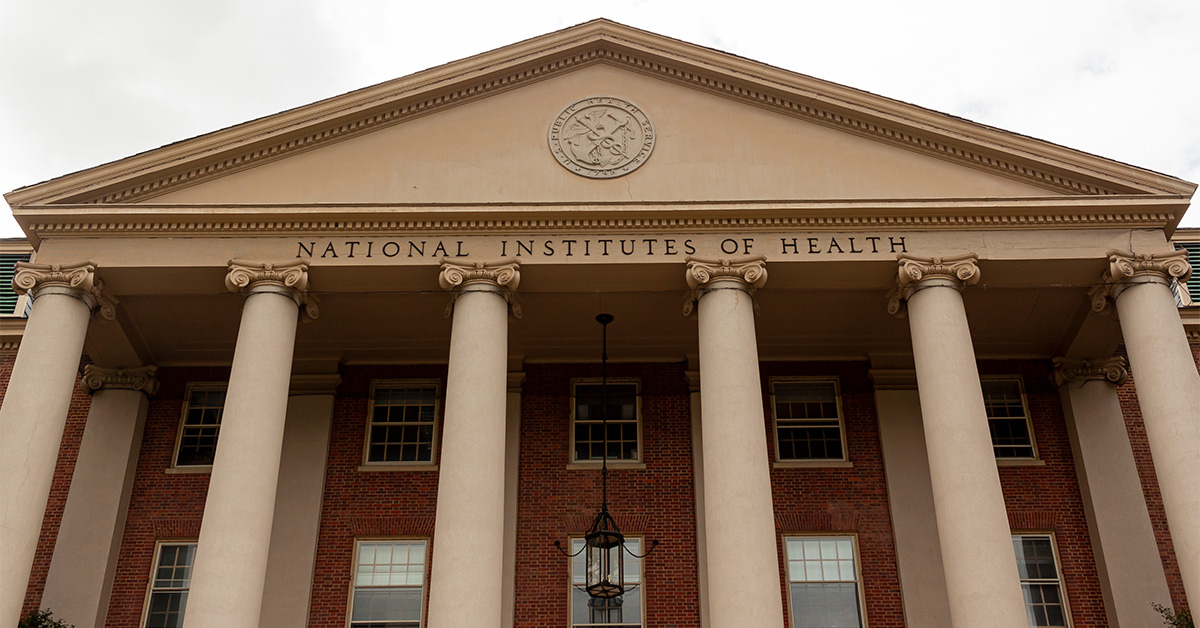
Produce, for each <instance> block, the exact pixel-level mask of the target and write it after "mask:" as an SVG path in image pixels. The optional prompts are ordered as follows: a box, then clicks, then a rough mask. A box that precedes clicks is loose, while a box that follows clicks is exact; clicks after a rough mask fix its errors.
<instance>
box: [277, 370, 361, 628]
mask: <svg viewBox="0 0 1200 628" xmlns="http://www.w3.org/2000/svg"><path fill="white" fill-rule="evenodd" d="M341 381H342V378H341V377H340V376H338V375H337V374H335V373H313V374H298V375H293V376H292V380H291V385H290V387H289V390H288V394H289V395H290V396H289V397H288V402H287V419H286V421H285V426H284V430H283V451H282V454H281V455H280V459H279V486H278V488H276V489H275V517H274V522H273V523H272V526H271V551H270V554H269V555H268V556H267V575H266V580H265V583H264V585H263V606H262V623H261V624H260V625H259V628H305V626H307V625H308V608H309V605H310V603H311V602H312V583H313V570H314V569H315V568H316V562H317V534H318V533H319V532H320V528H321V499H322V498H323V497H324V492H325V460H326V457H327V455H328V453H329V435H330V432H331V431H332V428H333V402H334V395H335V394H336V391H337V386H338V384H340V383H341Z"/></svg>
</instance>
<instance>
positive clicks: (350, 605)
mask: <svg viewBox="0 0 1200 628" xmlns="http://www.w3.org/2000/svg"><path fill="white" fill-rule="evenodd" d="M418 542H419V543H424V544H425V563H424V565H423V567H422V570H421V618H420V619H419V620H418V624H417V625H418V626H419V627H420V628H424V627H425V610H426V608H425V606H426V604H427V603H428V601H429V565H430V559H431V558H432V555H433V543H431V542H430V539H429V537H425V536H363V537H358V538H355V539H354V560H353V561H352V563H351V565H350V594H349V597H348V598H347V599H346V628H353V626H354V621H353V619H352V618H353V617H354V591H355V590H356V589H357V588H358V586H357V585H356V584H355V580H356V579H357V577H358V557H359V554H360V553H359V548H360V547H361V546H362V544H363V543H418ZM407 586H411V585H407ZM363 588H400V587H363Z"/></svg>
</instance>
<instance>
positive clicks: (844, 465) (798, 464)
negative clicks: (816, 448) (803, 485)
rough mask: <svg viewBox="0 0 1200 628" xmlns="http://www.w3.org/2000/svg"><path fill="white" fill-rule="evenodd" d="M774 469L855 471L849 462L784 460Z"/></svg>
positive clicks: (775, 464) (774, 466) (775, 465)
mask: <svg viewBox="0 0 1200 628" xmlns="http://www.w3.org/2000/svg"><path fill="white" fill-rule="evenodd" d="M771 468H773V469H853V468H854V463H853V462H850V461H849V460H782V461H779V462H775V463H773V464H772V465H771Z"/></svg>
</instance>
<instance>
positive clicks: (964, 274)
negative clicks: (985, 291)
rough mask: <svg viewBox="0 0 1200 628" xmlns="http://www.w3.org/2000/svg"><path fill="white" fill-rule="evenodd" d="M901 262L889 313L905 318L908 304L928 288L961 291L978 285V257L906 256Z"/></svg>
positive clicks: (971, 255)
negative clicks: (947, 286) (947, 288)
mask: <svg viewBox="0 0 1200 628" xmlns="http://www.w3.org/2000/svg"><path fill="white" fill-rule="evenodd" d="M896 261H897V262H898V268H897V276H896V287H895V288H893V289H892V290H891V291H890V292H888V295H887V298H888V313H889V314H891V315H893V316H896V317H900V318H903V317H904V316H905V315H906V314H907V312H906V308H905V303H906V302H907V301H908V299H909V298H911V297H912V295H914V294H916V293H917V292H919V291H921V290H923V289H924V288H926V287H929V286H931V285H934V284H935V283H936V284H937V285H949V286H953V287H955V288H957V289H959V290H962V289H963V287H965V286H973V285H975V284H977V283H979V277H980V273H979V256H978V255H976V254H975V253H966V254H963V255H952V256H949V257H914V256H912V255H905V254H903V253H901V254H899V255H897V256H896Z"/></svg>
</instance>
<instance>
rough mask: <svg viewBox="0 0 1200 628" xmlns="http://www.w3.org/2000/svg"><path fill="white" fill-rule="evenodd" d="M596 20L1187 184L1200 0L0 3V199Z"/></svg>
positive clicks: (1198, 150) (1199, 175)
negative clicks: (5, 194)
mask: <svg viewBox="0 0 1200 628" xmlns="http://www.w3.org/2000/svg"><path fill="white" fill-rule="evenodd" d="M597 17H606V18H609V19H612V20H615V21H618V22H622V23H624V24H628V25H631V26H635V27H638V28H642V29H646V30H649V31H653V32H656V33H661V34H663V35H668V36H671V37H675V38H678V39H682V40H685V41H690V42H693V43H697V44H700V45H704V46H709V47H712V48H716V49H719V50H724V51H726V52H731V53H734V54H737V55H741V56H743V57H748V58H751V59H755V60H758V61H762V62H764V63H769V64H771V65H775V66H779V67H782V68H786V69H788V70H793V71H796V72H801V73H804V74H809V75H812V76H815V77H818V78H822V79H826V80H830V81H834V82H837V83H841V84H844V85H849V86H851V87H856V88H859V89H864V90H867V91H870V92H874V93H877V94H881V95H884V96H888V97H891V98H896V99H898V100H903V101H906V102H911V103H915V104H918V105H921V106H923V107H928V108H930V109H935V110H938V111H943V112H947V113H951V114H954V115H958V116H962V117H965V118H968V119H971V120H974V121H977V122H981V123H984V124H989V125H992V126H997V127H1000V128H1003V129H1008V130H1011V131H1016V132H1019V133H1022V134H1025V135H1030V136H1033V137H1037V138H1041V139H1045V140H1049V141H1052V142H1056V143H1059V144H1063V145H1066V146H1069V147H1072V148H1076V149H1079V150H1083V151H1087V152H1090V153H1095V154H1098V155H1102V156H1104V157H1108V158H1111V159H1116V160H1118V161H1123V162H1126V163H1131V164H1135V165H1138V166H1141V167H1144V168H1149V169H1152V170H1156V171H1159V172H1162V173H1166V174H1170V175H1172V176H1176V177H1179V178H1182V179H1186V180H1188V181H1192V182H1200V1H1198V0H1087V1H1074V0H1071V1H1065V0H1041V1H1035V0H1009V1H1006V2H994V1H989V2H971V1H970V0H947V1H941V0H907V1H899V0H878V1H876V0H842V1H840V2H832V1H820V2H815V1H805V0H800V1H796V0H793V1H791V2H783V1H780V2H760V1H757V0H719V1H708V0H693V1H691V2H686V3H685V2H658V1H654V0H643V1H641V2H630V1H622V0H612V1H608V2H561V1H556V2H495V1H492V2H486V3H483V2H479V3H474V2H467V1H462V0H460V1H458V2H452V1H451V2H447V1H441V2H438V1H434V2H425V1H422V2H416V1H413V0H410V1H405V2H400V1H392V2H388V1H384V0H340V1H336V2H335V1H332V0H288V1H286V2H281V1H259V2H255V1H252V0H205V1H204V2H173V1H170V0H153V1H149V0H147V1H143V0H103V1H97V0H86V1H85V0H0V147H2V150H0V191H2V192H7V191H9V190H13V189H15V188H18V187H21V186H25V185H30V184H33V183H37V182H39V181H44V180H46V179H49V178H53V177H57V176H60V175H63V174H67V173H70V172H74V171H76V170H80V169H83V168H88V167H91V166H95V165H98V164H101V163H104V162H107V161H112V160H114V159H119V158H122V157H126V156H129V155H132V154H134V153H137V152H141V151H144V150H147V149H150V148H155V147H157V146H161V145H163V144H167V143H170V142H175V141H178V140H181V139H185V138H188V137H193V136H196V135H199V134H202V133H206V132H209V131H213V130H216V129H219V128H222V127H226V126H230V125H232V124H237V123H239V122H244V121H246V120H250V119H253V118H257V117H260V116H264V115H269V114H272V113H276V112H278V111H282V110H284V109H289V108H292V107H296V106H299V105H303V104H307V103H309V102H313V101H316V100H320V99H322V98H327V97H329V96H334V95H337V94H340V93H344V92H347V91H350V90H353V89H357V88H360V87H365V86H367V85H371V84H374V83H378V82H381V81H385V80H388V79H392V78H396V77H399V76H403V75H406V74H410V73H413V72H417V71H419V70H422V69H425V68H428V67H432V66H435V65H439V64H442V63H446V62H448V61H453V60H455V59H460V58H463V57H467V56H470V55H473V54H477V53H480V52H484V51H486V50H490V49H493V48H497V47H500V46H504V45H506V44H510V43H513V42H516V41H519V40H521V39H526V38H529V37H533V36H536V35H540V34H543V33H546V32H550V31H554V30H558V29H561V28H565V27H567V26H571V25H573V24H578V23H580V22H585V21H587V20H590V19H594V18H597ZM0 213H2V214H3V216H2V217H0V236H7V237H12V236H19V235H21V232H20V229H19V227H17V226H16V223H15V222H13V220H12V217H11V212H10V211H8V210H7V209H5V210H0ZM1185 224H1186V225H1187V226H1195V227H1200V210H1197V209H1195V208H1193V209H1192V210H1191V211H1190V212H1189V214H1188V216H1187V218H1185Z"/></svg>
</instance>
